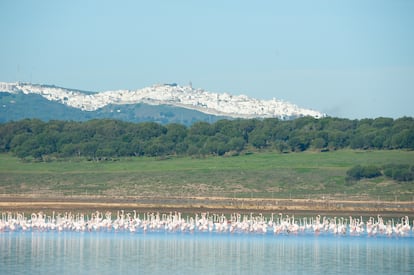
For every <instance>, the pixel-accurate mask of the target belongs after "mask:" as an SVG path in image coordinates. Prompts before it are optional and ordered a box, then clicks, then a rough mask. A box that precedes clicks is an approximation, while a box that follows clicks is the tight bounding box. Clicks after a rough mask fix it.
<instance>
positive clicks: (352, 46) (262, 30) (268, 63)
mask: <svg viewBox="0 0 414 275" xmlns="http://www.w3.org/2000/svg"><path fill="white" fill-rule="evenodd" d="M0 37H1V39H0V81H8V82H14V81H25V82H33V83H44V84H54V85H58V86H62V87H68V88H78V89H83V90H90V91H103V90H112V89H138V88H143V87H146V86H149V85H153V84H156V83H171V82H176V83H178V84H182V85H187V84H188V82H189V81H191V82H192V83H193V87H197V88H203V89H206V90H209V91H214V92H229V93H231V94H246V95H248V96H251V97H255V98H260V99H272V98H274V97H275V98H278V99H283V100H286V101H290V102H292V103H295V104H298V105H299V106H302V107H308V108H312V109H316V110H319V111H323V112H326V113H328V114H329V115H332V116H339V117H346V118H366V117H369V118H371V117H379V116H386V117H394V118H398V117H401V116H414V1H411V0H388V1H385V0H384V1H381V0H344V1H335V0H327V1H321V0H312V1H295V0H293V1H276V0H273V1H224V0H220V1H216V0H210V1H189V0H188V1H184V0H182V1H180V0H176V1H88V0H80V1H75V0H71V1H55V0H50V1H42V0H38V1H35V0H33V1H24V0H19V1H16V0H1V1H0Z"/></svg>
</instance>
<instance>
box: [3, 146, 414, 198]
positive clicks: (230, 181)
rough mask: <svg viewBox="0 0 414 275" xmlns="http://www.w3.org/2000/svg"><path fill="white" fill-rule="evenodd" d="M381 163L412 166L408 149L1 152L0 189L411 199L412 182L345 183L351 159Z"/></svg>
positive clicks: (131, 194) (412, 156) (412, 155)
mask: <svg viewBox="0 0 414 275" xmlns="http://www.w3.org/2000/svg"><path fill="white" fill-rule="evenodd" d="M387 163H394V164H412V163H414V152H407V151H397V150H394V151H351V150H340V151H335V152H325V153H316V152H304V153H291V154H275V153H255V154H251V155H243V156H236V157H227V158H226V157H209V158H204V159H193V158H168V159H162V160H161V159H157V158H121V159H117V160H116V161H101V162H94V161H87V160H84V159H70V160H65V161H53V162H48V163H42V162H22V161H21V160H19V159H17V158H15V157H13V156H11V155H9V154H0V194H27V195H39V196H75V195H98V196H109V197H112V196H117V197H122V196H128V197H134V196H160V197H167V196H175V197H191V196H203V197H205V196H207V197H208V196H216V197H229V198H311V199H315V198H318V199H319V198H325V197H330V198H337V199H360V200H362V199H373V200H402V201H403V200H406V201H411V200H413V199H414V182H404V183H398V182H395V181H392V180H390V179H389V178H385V177H379V178H375V179H372V180H362V181H358V182H354V183H349V182H346V180H345V177H346V171H347V170H348V169H349V168H351V167H352V166H354V165H356V164H361V165H367V164H373V165H377V166H381V165H383V164H387Z"/></svg>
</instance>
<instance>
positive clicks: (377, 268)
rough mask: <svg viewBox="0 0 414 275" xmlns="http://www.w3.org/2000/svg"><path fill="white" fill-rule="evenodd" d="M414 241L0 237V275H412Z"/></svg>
mask: <svg viewBox="0 0 414 275" xmlns="http://www.w3.org/2000/svg"><path fill="white" fill-rule="evenodd" d="M413 271H414V237H413V236H411V235H410V236H406V237H386V236H376V237H372V236H368V235H361V236H351V235H345V236H342V235H332V234H319V235H315V234H298V235H284V234H281V235H274V234H273V233H267V234H244V233H233V234H231V233H208V232H195V233H189V232H187V233H179V232H147V233H144V232H137V233H129V232H57V231H51V232H40V231H28V232H22V231H16V232H3V233H0V273H1V274H167V273H168V274H194V273H200V274H275V273H279V274H292V273H306V274H321V273H325V274H339V273H340V274H351V273H354V274H374V273H375V274H403V273H405V274H412V273H413Z"/></svg>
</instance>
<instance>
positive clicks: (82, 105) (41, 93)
mask: <svg viewBox="0 0 414 275" xmlns="http://www.w3.org/2000/svg"><path fill="white" fill-rule="evenodd" d="M0 103H1V111H0V115H1V116H0V121H9V120H17V119H21V118H39V119H42V120H50V119H64V120H88V119H92V118H114V119H122V120H126V121H134V122H140V121H157V122H161V123H171V122H177V123H183V124H192V123H193V122H195V121H210V122H214V121H216V120H217V119H219V118H223V117H228V118H266V117H277V118H280V119H291V118H296V117H302V116H313V117H316V118H320V117H324V116H325V114H323V113H321V112H318V111H314V110H309V109H304V108H299V107H298V106H296V105H294V104H291V103H288V102H284V101H280V100H276V99H273V100H258V99H254V98H249V97H247V96H244V95H240V96H233V95H230V94H227V93H223V94H219V93H211V92H207V91H204V90H202V89H193V88H192V87H190V86H179V85H177V84H163V85H154V86H152V87H147V88H143V89H140V90H135V91H130V90H118V91H107V92H100V93H93V92H84V91H80V90H75V89H66V88H60V87H56V86H51V85H38V84H29V83H5V82H0Z"/></svg>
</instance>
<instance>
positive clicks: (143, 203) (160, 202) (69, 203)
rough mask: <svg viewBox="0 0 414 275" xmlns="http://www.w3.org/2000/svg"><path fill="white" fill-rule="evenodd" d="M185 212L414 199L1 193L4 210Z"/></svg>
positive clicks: (358, 208)
mask: <svg viewBox="0 0 414 275" xmlns="http://www.w3.org/2000/svg"><path fill="white" fill-rule="evenodd" d="M117 210H125V211H133V210H136V211H137V212H140V213H146V212H160V213H169V212H175V211H177V212H181V213H189V214H190V213H201V212H210V213H224V214H231V213H256V214H258V213H263V214H270V213H283V214H295V215H316V214H320V215H327V216H349V215H362V216H376V215H382V216H394V217H395V216H397V217H398V216H403V215H409V216H413V215H414V202H412V201H410V202H401V201H369V200H359V201H344V200H333V199H329V200H328V199H327V200H309V199H308V200H306V199H262V198H221V197H217V198H214V197H185V198H184V197H94V196H82V197H39V196H25V195H1V196H0V212H10V211H11V212H25V213H34V212H40V211H42V212H53V211H55V212H61V213H62V212H74V213H76V212H83V213H91V212H94V211H117Z"/></svg>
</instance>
